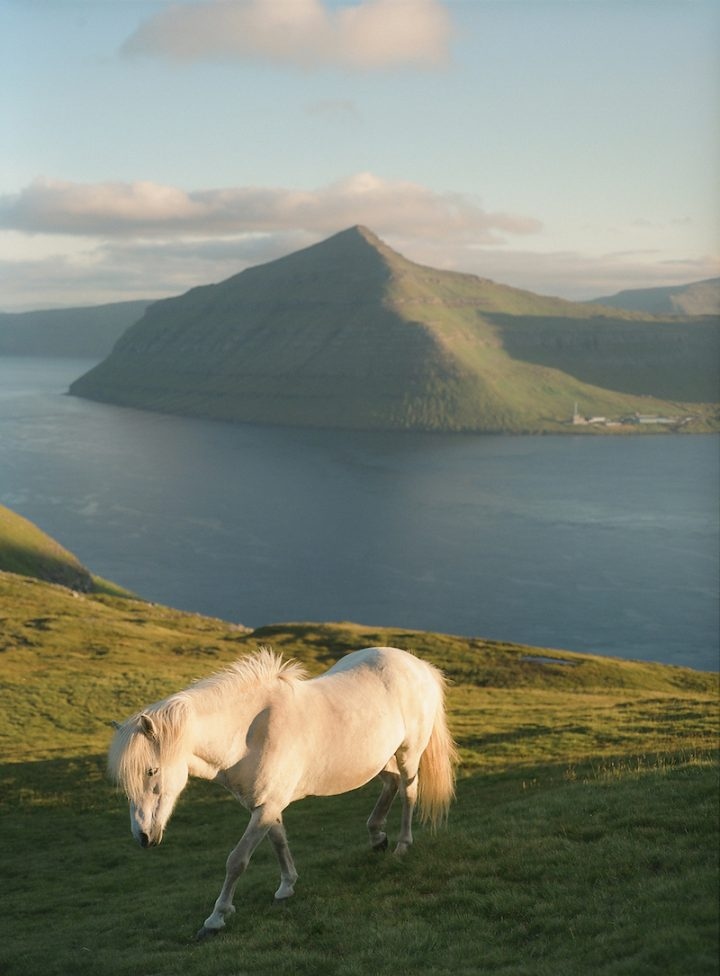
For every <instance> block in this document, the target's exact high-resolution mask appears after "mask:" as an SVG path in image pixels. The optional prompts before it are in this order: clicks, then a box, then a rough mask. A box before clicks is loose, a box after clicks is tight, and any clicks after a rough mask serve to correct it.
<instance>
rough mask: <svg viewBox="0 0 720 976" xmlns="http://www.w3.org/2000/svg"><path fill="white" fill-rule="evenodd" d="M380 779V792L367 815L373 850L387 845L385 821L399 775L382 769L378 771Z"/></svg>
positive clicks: (384, 847)
mask: <svg viewBox="0 0 720 976" xmlns="http://www.w3.org/2000/svg"><path fill="white" fill-rule="evenodd" d="M380 779H381V780H382V784H383V787H382V792H381V793H380V796H379V797H378V801H377V803H376V804H375V806H374V808H373V812H372V813H371V814H370V816H369V817H368V822H367V829H368V832H369V834H370V843H371V844H372V848H373V850H375V851H384V850H385V849H386V848H387V846H388V840H387V834H386V833H385V823H386V821H387V815H388V811H389V810H390V806H391V804H392V801H393V800H394V799H395V796H396V794H397V791H398V786H399V784H400V777H399V776H398V775H397V773H390V772H388V771H387V770H383V772H382V773H380Z"/></svg>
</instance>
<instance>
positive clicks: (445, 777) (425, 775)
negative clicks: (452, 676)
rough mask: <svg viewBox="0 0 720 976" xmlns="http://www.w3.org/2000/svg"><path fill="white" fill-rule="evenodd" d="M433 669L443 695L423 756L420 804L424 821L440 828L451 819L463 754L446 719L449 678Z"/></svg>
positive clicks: (420, 777)
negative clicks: (457, 775)
mask: <svg viewBox="0 0 720 976" xmlns="http://www.w3.org/2000/svg"><path fill="white" fill-rule="evenodd" d="M430 667H431V670H432V672H433V677H434V678H435V680H436V682H437V684H438V688H439V691H440V695H439V699H438V707H437V711H436V713H435V722H434V724H433V729H432V733H431V734H430V741H429V742H428V744H427V746H426V747H425V751H424V752H423V754H422V756H421V757H420V769H419V771H418V802H419V807H420V819H421V820H422V821H423V823H430V824H431V826H432V827H433V828H436V827H438V826H439V825H440V824H442V823H444V822H445V821H446V820H447V816H448V811H449V809H450V804H451V803H452V801H453V799H454V798H455V767H456V766H457V764H458V762H459V755H458V751H457V749H456V747H455V742H454V741H453V737H452V735H451V734H450V729H449V728H448V725H447V719H446V716H445V678H444V676H443V674H442V672H440V671H438V669H437V668H434V667H432V666H430Z"/></svg>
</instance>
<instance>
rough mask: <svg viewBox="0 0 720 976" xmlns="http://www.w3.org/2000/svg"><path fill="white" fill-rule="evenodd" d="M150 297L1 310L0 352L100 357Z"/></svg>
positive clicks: (1, 353)
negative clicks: (71, 306)
mask: <svg viewBox="0 0 720 976" xmlns="http://www.w3.org/2000/svg"><path fill="white" fill-rule="evenodd" d="M150 304H151V303H150V301H149V300H148V301H134V302H113V303H111V304H109V305H93V306H88V307H82V308H52V309H46V310H45V309H43V310H40V311H36V312H0V355H2V356H58V357H62V356H66V357H73V358H78V359H81V358H87V359H101V358H102V357H103V356H107V354H108V353H109V352H110V350H111V349H112V347H113V346H114V345H115V343H116V342H117V340H118V339H119V338H120V336H121V335H122V334H123V332H124V331H125V329H127V327H128V326H130V325H132V324H133V322H137V320H138V319H139V318H141V316H142V315H143V314H144V312H145V309H146V308H147V307H148V305H150Z"/></svg>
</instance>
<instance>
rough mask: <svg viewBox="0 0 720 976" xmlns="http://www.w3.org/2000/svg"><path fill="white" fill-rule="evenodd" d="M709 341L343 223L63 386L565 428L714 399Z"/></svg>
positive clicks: (467, 423) (207, 294)
mask: <svg viewBox="0 0 720 976" xmlns="http://www.w3.org/2000/svg"><path fill="white" fill-rule="evenodd" d="M717 346H718V328H717V323H716V322H714V321H713V320H710V319H707V320H706V319H698V320H695V319H693V320H690V319H688V320H687V322H679V321H678V320H677V319H672V320H668V321H665V320H659V319H651V320H650V319H648V317H647V316H642V315H638V314H633V313H628V312H618V311H613V310H608V309H600V308H596V307H594V306H588V305H582V304H574V303H572V302H566V301H563V300H562V299H558V298H547V297H543V296H540V295H534V294H532V293H531V292H526V291H520V290H518V289H514V288H510V287H508V286H505V285H499V284H496V283H494V282H492V281H489V280H487V279H483V278H478V277H476V276H474V275H467V274H458V273H456V272H450V271H440V270H436V269H434V268H429V267H424V266H422V265H418V264H415V263H413V262H411V261H408V260H407V259H406V258H404V257H402V256H401V255H400V254H397V253H396V252H395V251H393V250H392V249H391V248H389V247H388V246H387V245H386V244H384V243H383V242H382V241H381V240H380V239H379V238H377V237H376V236H375V235H374V234H373V233H372V232H371V231H369V230H367V229H366V228H364V227H353V228H350V229H349V230H346V231H343V232H341V233H339V234H336V235H335V236H333V237H331V238H329V239H328V240H326V241H323V242H321V243H319V244H316V245H314V246H312V247H309V248H306V249H304V250H302V251H297V252H295V253H294V254H290V255H288V256H287V257H284V258H280V259H279V260H277V261H272V262H270V263H268V264H264V265H260V266H257V267H253V268H248V269H247V270H245V271H243V272H242V273H241V274H238V275H235V276H233V277H232V278H229V279H227V280H226V281H223V282H221V283H220V284H216V285H208V286H204V287H200V288H194V289H192V290H191V291H189V292H188V293H187V294H185V295H182V296H180V297H178V298H173V299H166V300H164V301H159V302H156V303H155V304H153V305H152V306H150V308H148V309H147V311H146V313H145V315H144V316H143V318H142V319H141V320H140V321H139V322H137V323H136V324H135V325H133V326H132V327H131V328H130V329H129V330H128V331H127V332H126V333H125V334H124V335H123V336H122V337H121V338H120V340H119V341H118V342H117V344H116V346H115V348H114V349H113V351H112V353H111V355H110V356H109V357H108V358H107V359H106V360H105V361H104V362H102V363H100V364H99V365H98V366H97V367H95V369H93V370H91V371H90V372H89V373H86V374H85V375H84V376H82V377H80V379H78V380H77V381H76V382H75V383H73V385H72V387H71V390H70V392H71V393H73V394H75V395H78V396H85V397H89V398H91V399H96V400H102V401H107V402H111V403H118V404H124V405H128V406H133V407H140V408H144V409H150V410H159V411H164V412H169V413H180V414H187V415H193V416H200V417H208V418H214V419H221V420H234V421H244V422H250V423H271V424H285V425H299V426H320V427H343V428H361V429H422V430H450V431H463V430H465V431H498V432H499V431H518V432H519V431H527V432H540V431H546V430H562V429H565V427H566V425H567V422H568V421H569V418H570V416H571V414H572V412H573V406H574V404H575V402H577V403H578V404H579V409H580V411H581V412H583V413H586V414H592V415H603V416H608V417H622V416H625V415H628V414H633V413H636V412H638V413H645V414H648V413H660V414H670V415H677V414H679V413H683V412H686V408H680V409H679V408H678V406H677V404H672V403H669V402H667V401H668V400H670V399H672V400H675V399H682V400H697V401H701V402H702V401H705V400H709V399H711V396H709V395H708V393H709V392H710V391H711V390H714V389H715V387H714V385H713V383H714V381H715V379H716V373H717V364H716V359H715V358H713V357H712V355H711V353H712V351H713V350H715V349H716V348H717ZM646 362H648V363H650V366H649V367H646V366H645V363H646ZM649 395H652V396H654V397H656V398H657V399H652V398H648V397H649Z"/></svg>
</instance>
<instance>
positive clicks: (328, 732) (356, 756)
mask: <svg viewBox="0 0 720 976" xmlns="http://www.w3.org/2000/svg"><path fill="white" fill-rule="evenodd" d="M444 685H445V681H444V678H443V676H442V674H441V672H440V671H438V669H437V668H434V667H433V666H432V665H430V664H427V663H426V662H425V661H421V660H419V659H418V658H416V657H414V656H413V655H412V654H409V653H407V652H406V651H401V650H398V649H397V648H392V647H371V648H366V649H365V650H360V651H355V652H353V653H352V654H348V655H347V656H346V657H344V658H342V659H341V660H340V661H338V662H337V663H336V664H335V665H334V666H333V667H332V668H330V670H329V671H327V672H326V673H325V674H323V675H321V676H320V677H318V678H312V679H307V678H306V675H305V672H304V670H303V668H302V667H301V666H300V665H299V664H298V663H296V662H283V660H282V658H281V657H280V656H277V655H275V654H274V653H273V652H272V651H271V650H270V649H269V648H261V649H260V651H259V653H258V654H257V655H255V656H253V657H248V658H244V659H243V660H241V661H238V662H236V663H235V664H233V665H232V666H231V667H230V668H228V669H227V670H226V671H223V672H221V673H219V674H216V675H213V676H212V677H210V678H205V679H204V680H202V681H199V682H197V683H196V684H194V685H192V686H191V687H190V688H188V689H186V690H185V691H180V692H177V693H176V694H173V695H170V696H169V697H168V698H165V699H164V700H163V701H160V702H157V703H155V704H154V705H150V706H149V707H148V708H146V709H145V710H144V711H142V712H138V713H137V714H135V715H133V716H132V717H131V718H129V719H127V721H125V722H124V723H123V724H122V725H118V726H117V732H116V734H115V737H114V739H113V742H112V745H111V747H110V754H109V760H108V768H109V772H110V774H111V776H112V777H113V778H114V779H115V781H116V782H117V783H118V784H119V785H120V786H122V787H123V789H124V790H125V792H126V794H127V796H128V800H129V803H130V824H131V829H132V833H133V836H134V837H135V839H136V840H137V841H138V842H139V843H140V844H141V845H142V846H143V847H153V846H154V845H156V844H159V843H160V841H161V839H162V836H163V831H164V830H165V825H166V824H167V822H168V820H169V818H170V814H171V813H172V810H173V806H174V804H175V801H176V800H177V798H178V796H179V795H180V793H181V791H182V790H183V788H184V787H185V785H186V783H187V780H188V776H199V777H201V778H203V779H210V780H215V781H216V782H218V783H220V784H221V785H223V786H225V787H227V789H229V790H230V791H231V792H232V793H233V794H234V795H235V796H236V797H237V799H238V800H239V801H240V802H241V803H242V804H243V806H245V807H246V808H247V809H248V810H249V811H250V814H251V816H250V822H249V823H248V826H247V828H246V830H245V833H244V834H243V836H242V838H241V840H240V842H239V843H238V845H237V846H236V847H235V848H234V849H233V850H232V851H231V853H230V855H229V857H228V859H227V870H226V874H225V881H224V884H223V886H222V889H221V891H220V895H219V896H218V899H217V901H216V902H215V907H214V909H213V911H212V914H211V915H210V916H209V917H208V918H207V919H206V920H205V923H204V925H203V927H202V929H201V930H200V932H199V933H198V938H203V937H205V936H206V935H211V934H214V933H217V932H219V931H220V929H222V928H223V927H224V925H225V917H226V916H227V915H230V914H232V913H233V912H234V911H235V909H234V907H233V895H234V892H235V887H236V885H237V882H238V879H239V877H240V875H241V874H242V873H243V871H244V870H245V869H246V867H247V865H248V863H249V861H250V857H251V856H252V853H253V851H254V850H255V848H256V847H257V845H258V844H259V843H260V841H261V840H262V838H263V837H264V836H265V835H266V834H268V835H269V837H270V840H271V842H272V844H273V847H274V848H275V853H276V855H277V858H278V861H279V862H280V887H279V888H278V889H277V891H276V892H275V898H276V900H278V901H279V900H282V899H285V898H289V897H290V896H291V895H292V894H293V893H294V887H295V882H296V881H297V877H298V875H297V872H296V870H295V865H294V863H293V859H292V855H291V854H290V850H289V848H288V843H287V838H286V836H285V829H284V827H283V821H282V813H283V810H284V809H285V808H286V807H287V806H288V805H289V804H290V803H292V802H293V801H295V800H300V799H302V798H303V797H305V796H312V795H314V796H333V795H336V794H339V793H346V792H348V791H349V790H354V789H356V788H357V787H359V786H363V785H364V784H365V783H367V782H369V781H370V780H371V779H372V778H373V777H375V776H380V778H381V780H382V784H383V785H382V792H381V793H380V797H379V799H378V801H377V803H376V804H375V808H374V809H373V811H372V813H371V814H370V817H369V819H368V821H367V828H368V831H369V834H370V842H371V844H372V846H373V847H374V848H376V849H381V850H382V849H385V848H386V847H387V835H386V833H385V823H386V818H387V814H388V811H389V809H390V804H391V803H392V801H393V799H394V798H395V795H396V794H397V792H398V791H399V792H400V795H401V797H402V822H401V827H400V836H399V839H398V842H397V847H396V848H395V853H397V854H403V853H405V852H406V851H407V850H408V848H409V847H410V845H411V844H412V839H413V838H412V816H413V808H414V806H415V802H416V800H419V803H420V812H421V815H422V819H423V820H424V821H429V822H430V823H431V824H432V825H433V827H434V826H436V825H437V824H438V823H440V822H442V821H444V820H445V819H446V817H447V813H448V809H449V806H450V802H451V800H452V798H453V796H454V788H455V762H456V751H455V746H454V743H453V740H452V737H451V735H450V732H449V731H448V727H447V724H446V720H445V707H444Z"/></svg>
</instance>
